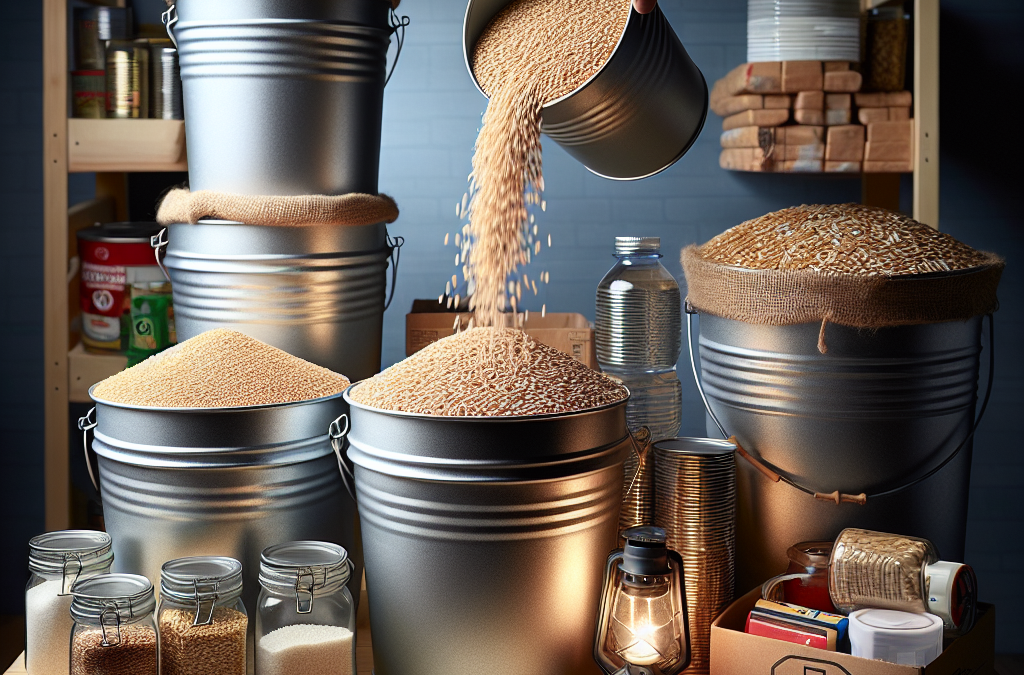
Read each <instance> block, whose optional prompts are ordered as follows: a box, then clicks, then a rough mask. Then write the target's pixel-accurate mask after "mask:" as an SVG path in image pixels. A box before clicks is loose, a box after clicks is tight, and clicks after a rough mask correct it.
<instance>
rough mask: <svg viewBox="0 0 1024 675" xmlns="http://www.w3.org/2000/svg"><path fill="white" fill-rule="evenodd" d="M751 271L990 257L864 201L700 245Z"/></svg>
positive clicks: (891, 269) (922, 270)
mask: <svg viewBox="0 0 1024 675" xmlns="http://www.w3.org/2000/svg"><path fill="white" fill-rule="evenodd" d="M699 253H700V256H701V257H702V258H704V259H705V260H712V261H714V262H718V263H722V264H725V265H735V266H737V267H747V268H750V269H770V270H803V269H810V270H817V271H820V272H827V273H834V274H854V275H862V276H884V277H894V276H902V275H908V274H926V273H928V272H949V271H954V270H962V269H967V268H970V267H976V266H978V265H983V264H986V263H987V262H989V260H988V258H986V256H985V254H983V253H980V252H979V251H976V250H974V249H973V248H971V247H970V246H968V245H967V244H963V243H961V242H959V241H957V240H956V239H954V238H953V237H951V236H949V235H948V234H945V233H943V232H939V231H938V230H934V229H932V228H931V227H928V226H927V225H924V224H922V223H919V222H917V221H916V220H914V219H912V218H908V217H906V216H904V215H902V214H899V213H896V212H894V211H888V210H886V209H879V208H874V207H871V206H863V205H861V204H815V205H810V206H808V205H803V206H794V207H792V208H788V209H782V210H781V211H775V212H773V213H769V214H767V215H764V216H761V217H760V218H754V219H753V220H748V221H747V222H745V223H741V224H739V225H737V226H736V227H733V228H730V229H728V230H726V231H725V232H723V233H722V234H720V235H718V236H717V237H715V238H714V239H712V240H710V241H709V242H707V243H706V244H704V245H703V246H701V247H700V249H699Z"/></svg>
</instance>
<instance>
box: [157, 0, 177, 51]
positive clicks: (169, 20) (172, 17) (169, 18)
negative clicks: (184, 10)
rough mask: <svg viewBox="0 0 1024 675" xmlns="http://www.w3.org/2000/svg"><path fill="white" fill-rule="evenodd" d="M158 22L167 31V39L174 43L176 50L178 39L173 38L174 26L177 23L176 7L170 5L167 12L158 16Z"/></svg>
mask: <svg viewBox="0 0 1024 675" xmlns="http://www.w3.org/2000/svg"><path fill="white" fill-rule="evenodd" d="M160 21H161V22H162V23H163V24H164V27H165V28H166V29H167V37H169V38H171V42H173V43H174V48H175V49H177V48H178V38H176V37H174V25H175V24H176V23H178V7H177V5H175V4H171V5H169V6H168V7H167V10H166V11H164V12H163V13H162V14H161V15H160Z"/></svg>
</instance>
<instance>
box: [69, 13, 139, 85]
mask: <svg viewBox="0 0 1024 675" xmlns="http://www.w3.org/2000/svg"><path fill="white" fill-rule="evenodd" d="M74 18H75V19H74V20H75V23H74V29H73V31H74V49H75V68H76V69H77V70H103V68H104V67H105V66H106V63H107V59H106V53H105V44H104V43H106V42H107V41H108V40H127V39H128V36H129V35H131V30H132V10H131V9H126V8H124V7H76V8H75V10H74Z"/></svg>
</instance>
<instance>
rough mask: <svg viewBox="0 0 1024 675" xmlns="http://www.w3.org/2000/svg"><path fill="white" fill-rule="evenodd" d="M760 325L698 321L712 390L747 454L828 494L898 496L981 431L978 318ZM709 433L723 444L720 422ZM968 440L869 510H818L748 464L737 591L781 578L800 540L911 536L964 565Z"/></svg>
mask: <svg viewBox="0 0 1024 675" xmlns="http://www.w3.org/2000/svg"><path fill="white" fill-rule="evenodd" d="M819 330H820V325H818V324H800V325H796V326H754V325H751V324H745V323H742V322H738V321H731V320H728V319H722V318H719V317H714V316H711V315H706V314H705V315H701V320H700V358H701V371H702V379H703V382H704V391H705V393H706V395H707V398H708V402H709V404H710V406H711V409H712V410H713V411H714V412H715V415H716V416H717V417H718V418H719V420H720V421H721V422H722V424H723V426H724V427H725V429H726V430H727V431H728V433H730V434H735V435H736V437H737V439H738V440H739V442H740V444H741V445H742V446H743V447H744V448H745V449H746V450H748V451H749V452H751V454H754V455H755V456H757V457H760V458H762V459H764V460H767V461H768V462H770V463H771V464H772V465H773V466H775V467H777V468H779V469H781V470H782V471H783V472H785V473H786V474H787V475H789V476H791V477H792V478H793V479H795V480H797V481H799V482H801V483H802V484H804V485H808V486H811V487H813V489H815V490H818V491H821V492H831V491H833V490H839V491H840V492H845V493H850V494H858V493H861V492H864V493H868V494H872V493H876V492H880V491H885V490H889V489H892V488H896V487H900V486H901V485H904V484H906V483H908V482H910V480H912V479H914V478H916V477H919V476H922V475H924V474H926V473H927V472H928V471H929V470H930V469H932V468H933V467H936V466H938V465H939V463H940V462H942V461H943V460H945V459H946V458H948V457H949V455H950V454H951V453H952V451H953V450H954V449H955V448H956V447H957V446H958V445H959V444H960V443H961V442H962V441H963V440H964V439H965V438H966V437H967V435H968V433H969V432H970V431H971V428H972V426H973V422H974V406H975V403H976V400H977V381H978V372H979V363H978V360H979V359H978V357H979V354H980V351H981V346H980V332H981V317H976V318H975V319H971V320H969V321H967V322H948V323H940V324H926V325H919V326H901V327H895V328H882V329H878V330H877V331H864V330H857V329H852V328H846V327H843V326H838V325H829V326H828V328H827V335H826V339H827V342H828V348H829V351H828V353H827V354H820V353H819V352H818V351H817V340H818V331H819ZM708 432H709V434H711V433H714V434H716V435H717V433H718V430H717V427H716V425H715V424H714V422H713V421H711V420H710V419H709V421H708ZM970 465H971V444H970V442H968V443H967V444H966V445H965V447H964V449H963V450H962V451H961V452H960V454H959V455H958V456H957V457H956V458H954V459H953V461H951V462H950V463H949V464H948V465H946V466H945V467H944V468H942V470H941V471H939V472H938V473H936V474H935V475H934V476H932V477H931V478H929V479H927V480H925V481H923V482H921V483H919V484H918V485H916V486H914V487H911V488H909V489H907V490H905V491H902V492H899V493H896V494H893V495H889V496H882V497H878V498H871V499H869V500H868V502H867V504H866V505H864V506H860V505H856V504H842V505H839V506H837V505H835V504H831V503H827V502H822V501H818V500H815V499H813V498H811V497H809V496H808V495H806V494H804V493H802V492H799V491H798V490H796V489H794V488H792V487H790V486H788V485H786V484H784V483H772V482H770V481H768V480H767V479H766V478H765V477H764V476H762V475H761V474H759V473H758V472H757V471H756V469H754V468H753V467H752V466H751V465H749V464H748V463H746V462H741V463H740V466H739V473H738V476H737V481H738V487H739V495H740V508H739V516H738V525H737V529H738V553H737V560H738V571H737V581H738V584H739V587H740V588H741V589H743V588H748V587H753V586H754V585H757V584H759V583H761V582H763V581H764V580H765V579H767V578H769V577H771V576H773V575H775V574H779V573H781V572H783V571H784V570H785V569H786V566H787V559H786V555H785V552H786V550H787V548H788V547H789V546H791V545H793V544H794V543H796V542H799V541H813V540H828V539H833V538H835V536H836V535H837V534H838V533H839V531H841V530H842V529H843V528H845V527H863V528H867V529H874V530H881V531H887V532H897V533H904V534H915V535H918V536H924V537H926V538H928V539H930V540H931V541H933V542H934V543H935V544H936V545H937V546H938V547H939V550H940V551H941V552H942V554H943V555H944V556H947V559H953V560H959V559H962V556H963V549H964V537H965V528H966V517H967V497H968V489H969V484H970Z"/></svg>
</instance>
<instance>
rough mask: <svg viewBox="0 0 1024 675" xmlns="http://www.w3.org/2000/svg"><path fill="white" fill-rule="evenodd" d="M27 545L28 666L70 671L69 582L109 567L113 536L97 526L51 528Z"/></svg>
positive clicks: (53, 674) (60, 674)
mask: <svg viewBox="0 0 1024 675" xmlns="http://www.w3.org/2000/svg"><path fill="white" fill-rule="evenodd" d="M28 548H29V553H28V569H29V572H30V577H29V580H28V586H27V587H26V588H25V627H26V634H25V668H26V670H28V672H30V673H46V674H47V675H67V672H68V658H69V654H68V644H69V641H70V638H71V628H72V625H73V622H72V620H71V587H72V586H73V585H74V584H75V582H77V581H82V580H85V579H90V578H92V577H94V576H96V575H99V574H106V573H107V572H109V571H110V565H111V563H113V561H114V553H113V551H112V550H111V548H110V535H108V534H107V533H106V532H96V531H93V530H63V531H60V532H47V533H46V534H40V535H38V536H36V537H33V538H32V539H31V540H29V542H28Z"/></svg>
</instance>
